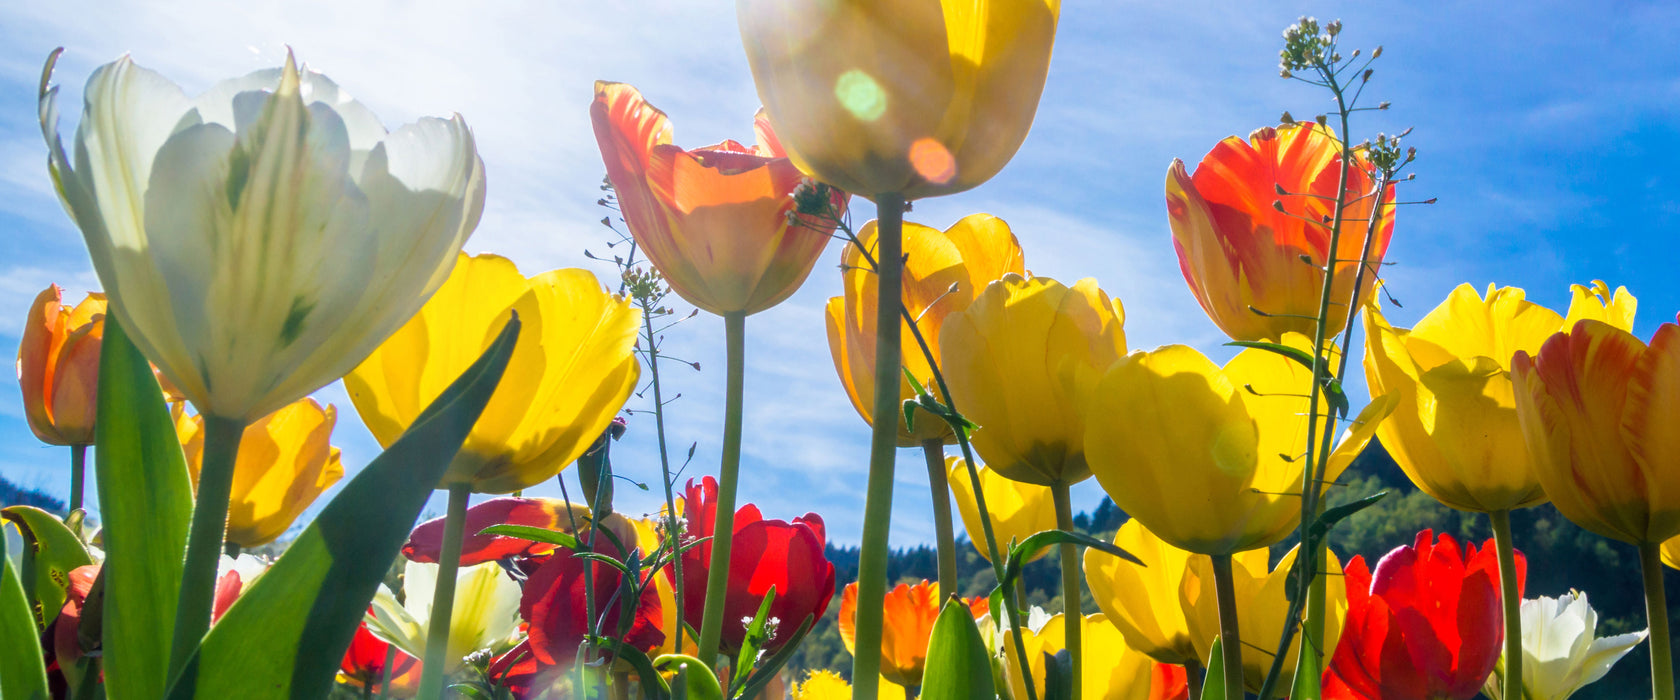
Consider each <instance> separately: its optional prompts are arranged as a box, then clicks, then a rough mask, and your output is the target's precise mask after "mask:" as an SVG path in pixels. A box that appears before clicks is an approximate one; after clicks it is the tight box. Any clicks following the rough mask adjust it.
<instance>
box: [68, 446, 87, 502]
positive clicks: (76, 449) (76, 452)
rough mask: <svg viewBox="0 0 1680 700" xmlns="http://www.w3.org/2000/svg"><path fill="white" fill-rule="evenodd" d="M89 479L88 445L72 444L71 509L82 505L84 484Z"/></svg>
mask: <svg viewBox="0 0 1680 700" xmlns="http://www.w3.org/2000/svg"><path fill="white" fill-rule="evenodd" d="M86 481H87V445H71V446H70V510H72V511H74V510H79V509H81V507H82V484H84V483H86Z"/></svg>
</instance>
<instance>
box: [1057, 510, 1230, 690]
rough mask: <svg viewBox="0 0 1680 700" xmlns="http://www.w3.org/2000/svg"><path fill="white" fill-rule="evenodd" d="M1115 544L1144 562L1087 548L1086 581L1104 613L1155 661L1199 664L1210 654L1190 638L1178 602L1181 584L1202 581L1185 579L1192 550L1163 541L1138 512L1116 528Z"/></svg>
mask: <svg viewBox="0 0 1680 700" xmlns="http://www.w3.org/2000/svg"><path fill="white" fill-rule="evenodd" d="M1114 546H1116V547H1119V548H1121V549H1123V550H1125V551H1127V552H1129V553H1131V554H1132V555H1133V556H1135V557H1137V558H1138V560H1139V561H1142V562H1143V566H1138V565H1137V564H1134V563H1132V562H1129V561H1125V560H1123V559H1121V558H1119V557H1116V556H1114V555H1112V554H1107V553H1104V552H1101V551H1099V550H1096V549H1086V550H1085V581H1086V582H1087V583H1089V584H1090V586H1091V597H1093V598H1095V599H1096V601H1097V607H1098V608H1101V609H1102V612H1103V615H1104V617H1105V619H1107V620H1108V622H1109V623H1110V624H1111V625H1112V626H1113V627H1114V628H1115V629H1117V630H1119V632H1120V635H1121V637H1123V638H1124V639H1125V640H1126V645H1127V646H1130V647H1131V648H1133V649H1136V650H1138V651H1140V652H1143V653H1144V654H1147V655H1149V656H1150V657H1152V658H1154V659H1155V660H1157V661H1160V662H1163V663H1167V664H1174V665H1178V666H1198V667H1199V666H1201V665H1202V664H1203V663H1205V662H1206V661H1207V656H1206V655H1205V654H1204V653H1203V652H1202V651H1198V650H1197V648H1196V645H1195V643H1193V642H1192V641H1191V639H1190V623H1189V621H1188V620H1187V619H1186V610H1185V608H1184V606H1183V605H1181V604H1180V602H1179V590H1180V589H1182V588H1185V587H1190V588H1194V589H1196V590H1201V584H1200V582H1199V581H1195V580H1191V581H1186V580H1185V579H1186V577H1193V576H1195V575H1196V574H1195V573H1192V572H1191V570H1190V559H1191V558H1193V556H1194V555H1192V554H1191V553H1189V552H1186V551H1184V550H1182V549H1179V548H1177V547H1174V546H1172V545H1170V544H1167V543H1165V542H1162V541H1161V538H1159V537H1156V536H1155V534H1154V533H1152V532H1150V531H1149V530H1148V529H1147V528H1145V527H1144V526H1143V523H1140V522H1138V521H1137V519H1136V518H1133V519H1131V520H1127V521H1126V522H1125V523H1124V524H1122V525H1121V526H1120V530H1119V531H1118V532H1115V533H1114Z"/></svg>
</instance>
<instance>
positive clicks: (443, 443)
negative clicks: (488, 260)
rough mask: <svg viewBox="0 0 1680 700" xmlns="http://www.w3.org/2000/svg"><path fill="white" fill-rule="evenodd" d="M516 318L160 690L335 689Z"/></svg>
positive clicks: (182, 699) (261, 694) (257, 692)
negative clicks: (352, 646) (369, 611)
mask: <svg viewBox="0 0 1680 700" xmlns="http://www.w3.org/2000/svg"><path fill="white" fill-rule="evenodd" d="M519 325H520V324H519V319H518V317H517V316H516V317H514V319H513V320H511V321H509V322H508V324H507V326H506V327H504V328H503V329H502V331H501V334H500V335H498V336H497V337H496V339H495V340H494V341H493V342H491V343H490V346H489V348H488V349H486V350H485V351H484V354H483V355H481V356H479V358H478V360H477V361H476V362H474V363H473V364H472V366H471V367H468V368H467V370H466V371H465V372H463V373H462V374H461V376H460V377H459V378H457V379H456V380H455V382H454V383H453V384H451V385H449V388H447V389H445V390H444V391H443V393H442V394H441V395H439V396H438V398H437V399H436V400H434V401H432V403H431V405H429V406H427V407H426V410H425V411H424V412H422V413H421V414H420V416H419V418H417V419H415V421H414V424H413V425H412V426H410V427H409V428H408V430H407V431H406V432H404V433H403V435H402V437H400V438H398V439H397V441H396V442H395V443H392V444H391V446H390V448H388V449H386V450H385V451H384V452H383V453H380V455H379V456H378V457H375V458H374V459H373V461H372V462H369V463H368V465H367V466H366V467H364V468H363V469H362V471H361V473H360V474H357V475H356V478H354V479H351V480H350V483H349V484H347V485H346V486H345V487H344V490H343V491H342V492H340V493H339V494H338V497H337V498H334V499H333V500H332V502H331V503H328V504H327V506H326V507H325V508H324V509H322V510H321V513H320V515H317V516H316V517H315V521H314V522H312V523H310V525H309V527H308V528H305V529H304V531H303V534H302V535H299V536H298V538H297V539H296V540H294V541H293V542H292V544H291V546H290V547H289V548H287V550H286V553H285V554H284V555H282V556H281V557H280V560H279V561H277V562H275V563H274V566H273V567H271V568H270V569H269V570H268V572H267V573H265V574H264V575H263V576H262V577H261V578H259V579H257V581H256V583H255V584H253V585H252V586H251V587H250V588H249V589H247V590H246V591H245V592H244V593H243V594H242V595H241V596H240V597H239V599H238V600H237V601H236V602H235V603H234V604H233V606H232V607H231V608H229V609H228V611H227V613H226V614H224V615H223V616H222V619H221V621H220V622H218V623H216V626H215V627H213V628H211V630H210V634H209V635H208V636H206V637H205V639H204V643H203V644H202V645H200V646H199V648H198V650H197V651H196V652H195V653H194V654H193V656H192V657H191V658H190V659H189V660H188V661H187V665H186V667H185V668H184V669H182V671H181V675H180V676H179V677H178V678H176V679H175V682H174V684H173V686H172V687H171V688H170V695H169V697H171V698H176V699H178V700H186V699H188V698H193V697H199V698H234V697H237V698H250V699H257V698H323V697H326V696H327V695H328V694H329V693H330V692H331V691H332V686H333V677H334V675H335V674H336V672H337V671H338V667H339V662H340V661H341V660H342V659H343V656H344V650H345V648H347V647H348V646H349V645H350V640H351V638H352V637H353V636H354V635H355V633H356V627H357V626H358V625H359V624H360V623H361V621H362V614H363V611H364V610H366V608H367V605H368V601H370V600H372V599H373V594H374V591H375V590H376V589H377V588H378V587H379V583H380V581H381V580H382V579H384V577H385V573H386V572H387V570H389V568H390V566H391V562H392V561H394V560H395V559H396V558H397V555H398V553H399V552H400V551H401V549H402V545H403V542H404V541H406V540H407V539H408V535H409V530H410V529H411V528H412V527H413V525H414V521H415V519H416V518H418V517H419V515H420V509H422V508H424V507H425V505H426V501H427V499H428V498H429V497H430V496H431V495H432V489H433V488H434V487H435V486H436V485H437V483H438V480H439V479H441V478H443V474H444V472H445V471H447V470H448V468H449V463H450V462H451V461H452V460H453V459H454V457H455V453H456V451H457V450H459V449H460V447H461V443H462V442H463V441H465V440H466V437H467V434H468V433H469V432H470V431H471V430H472V427H473V424H474V423H476V422H477V421H478V416H479V414H480V413H482V412H483V411H484V406H485V405H486V404H487V403H489V401H490V396H491V394H492V393H493V392H494V391H495V390H496V385H497V383H498V382H499V381H500V380H501V378H502V371H503V370H504V369H506V368H507V363H508V358H509V357H510V356H511V355H512V354H513V347H514V342H515V340H516V339H517V338H518V336H519ZM107 333H109V331H107ZM101 500H103V499H101ZM107 502H108V501H107ZM119 595H120V589H119ZM113 598H114V599H116V600H120V598H117V597H116V596H113ZM163 647H164V648H165V649H167V647H168V644H164V645H163Z"/></svg>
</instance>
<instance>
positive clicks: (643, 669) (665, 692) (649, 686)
mask: <svg viewBox="0 0 1680 700" xmlns="http://www.w3.org/2000/svg"><path fill="white" fill-rule="evenodd" d="M585 640H586V641H588V642H589V643H590V644H593V645H595V647H596V648H598V649H606V650H608V651H611V652H612V653H613V656H614V657H615V658H616V659H617V660H618V661H623V662H625V663H627V664H630V667H631V668H633V669H635V670H636V677H637V678H641V679H643V684H642V697H643V698H646V699H647V700H660V699H661V698H664V697H668V696H669V695H670V693H671V688H670V686H667V685H666V684H665V679H664V677H662V676H660V675H659V674H658V673H656V672H655V671H654V670H653V661H652V660H650V659H648V657H647V654H644V653H642V650H640V649H637V648H635V647H633V646H630V645H628V644H625V643H624V642H621V641H619V640H617V639H613V638H612V637H598V636H595V635H593V634H591V635H588V636H587V637H585ZM578 663H582V660H581V658H580V659H579V661H578Z"/></svg>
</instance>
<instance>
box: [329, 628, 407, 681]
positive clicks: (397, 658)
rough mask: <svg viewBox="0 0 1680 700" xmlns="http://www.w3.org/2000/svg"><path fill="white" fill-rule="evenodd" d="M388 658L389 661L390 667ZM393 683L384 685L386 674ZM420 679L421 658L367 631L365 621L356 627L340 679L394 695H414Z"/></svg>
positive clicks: (342, 663) (339, 669)
mask: <svg viewBox="0 0 1680 700" xmlns="http://www.w3.org/2000/svg"><path fill="white" fill-rule="evenodd" d="M387 659H389V661H390V664H389V668H387V663H386V661H387ZM387 673H388V674H389V675H390V678H391V687H390V688H383V687H381V685H382V684H383V683H384V682H385V677H386V674H387ZM419 680H420V660H419V659H416V658H414V657H412V656H409V655H408V654H405V653H403V652H402V651H401V650H399V649H396V648H394V647H392V646H391V645H390V644H387V643H386V642H385V641H384V640H382V639H380V638H379V637H376V636H374V634H373V633H372V632H370V631H368V626H367V623H366V622H363V623H362V624H361V626H360V627H357V628H356V636H355V637H353V638H351V640H350V648H349V649H346V650H345V651H344V660H343V661H341V662H339V666H338V682H340V683H343V684H346V685H349V686H351V687H354V688H365V689H367V693H368V694H370V695H371V694H373V693H380V694H381V695H391V696H395V697H404V698H406V697H413V696H414V691H415V690H417V689H418V688H417V684H418V683H419Z"/></svg>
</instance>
